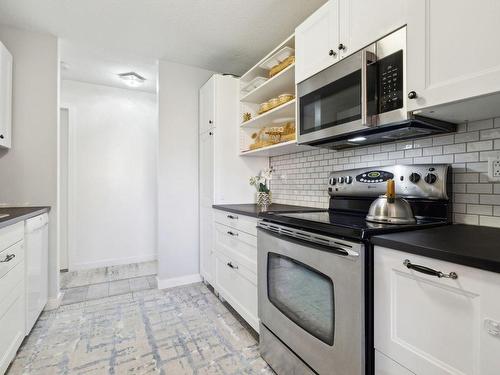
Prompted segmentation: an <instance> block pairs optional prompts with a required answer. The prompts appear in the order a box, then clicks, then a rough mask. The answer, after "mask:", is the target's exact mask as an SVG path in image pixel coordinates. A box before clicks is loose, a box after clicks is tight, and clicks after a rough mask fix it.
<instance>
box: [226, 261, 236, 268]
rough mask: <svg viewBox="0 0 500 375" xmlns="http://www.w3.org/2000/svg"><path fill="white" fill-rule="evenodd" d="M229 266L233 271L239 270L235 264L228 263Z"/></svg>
mask: <svg viewBox="0 0 500 375" xmlns="http://www.w3.org/2000/svg"><path fill="white" fill-rule="evenodd" d="M227 266H228V267H231V268H232V269H233V270H237V269H238V266H235V265H234V264H233V263H231V262H228V263H227Z"/></svg>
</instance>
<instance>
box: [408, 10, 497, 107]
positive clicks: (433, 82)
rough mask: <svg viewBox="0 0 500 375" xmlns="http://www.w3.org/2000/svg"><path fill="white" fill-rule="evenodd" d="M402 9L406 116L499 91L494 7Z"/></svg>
mask: <svg viewBox="0 0 500 375" xmlns="http://www.w3.org/2000/svg"><path fill="white" fill-rule="evenodd" d="M408 3H409V4H410V9H409V12H408V14H409V20H408V28H407V32H408V50H407V54H408V59H407V60H408V75H407V77H408V90H409V91H415V92H416V93H417V95H418V97H417V99H415V100H410V101H409V103H408V109H409V110H415V109H419V108H425V107H429V106H435V105H439V104H443V103H448V102H453V101H459V100H463V99H467V98H471V97H476V96H479V95H486V94H491V93H494V92H498V91H500V48H498V22H499V20H500V1H498V0H476V1H466V0H458V1H457V0H411V1H408Z"/></svg>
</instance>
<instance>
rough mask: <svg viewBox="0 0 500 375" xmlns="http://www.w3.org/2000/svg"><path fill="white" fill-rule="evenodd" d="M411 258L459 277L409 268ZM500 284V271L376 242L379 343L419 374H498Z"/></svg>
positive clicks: (376, 301)
mask: <svg viewBox="0 0 500 375" xmlns="http://www.w3.org/2000/svg"><path fill="white" fill-rule="evenodd" d="M406 259H408V260H409V261H410V262H411V263H412V264H414V265H421V266H425V267H428V268H432V269H434V270H438V271H441V272H443V273H445V274H448V273H450V272H455V273H456V274H457V275H458V278H457V279H450V278H438V277H436V276H431V275H427V274H425V273H421V272H418V271H417V270H412V269H408V268H407V267H406V266H405V265H404V264H403V263H404V261H405V260H406ZM498 290H500V275H499V274H496V273H493V272H488V271H483V270H478V269H475V268H471V267H466V266H462V265H458V264H453V263H449V262H444V261H441V260H436V259H431V258H427V257H423V256H419V255H414V254H408V253H404V252H400V251H396V250H392V249H387V248H383V247H378V246H376V247H375V249H374V301H375V303H374V318H375V332H374V339H375V348H376V349H377V350H379V351H380V352H382V353H384V354H385V355H387V356H388V357H390V358H393V359H394V360H395V361H396V362H398V363H400V364H401V365H402V366H403V367H405V368H407V369H409V370H410V371H413V372H414V373H416V374H425V375H445V374H469V375H479V374H481V375H494V374H497V373H498V371H496V370H494V369H499V368H500V357H499V356H498V355H496V354H493V353H499V352H500V339H499V337H500V336H499V334H500V332H495V331H496V329H495V328H494V324H495V323H498V324H500V299H499V298H498Z"/></svg>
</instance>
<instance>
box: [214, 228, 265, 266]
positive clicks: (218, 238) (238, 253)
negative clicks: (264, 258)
mask: <svg viewBox="0 0 500 375" xmlns="http://www.w3.org/2000/svg"><path fill="white" fill-rule="evenodd" d="M215 248H216V249H217V250H218V251H220V252H222V253H224V254H226V255H227V256H229V257H231V258H233V259H234V260H235V261H237V262H238V263H240V264H241V265H243V266H244V267H246V268H248V269H249V270H250V271H252V272H253V273H254V274H257V237H254V236H251V235H249V234H247V233H245V232H242V231H239V230H237V229H234V228H231V227H228V226H226V225H222V224H219V223H216V224H215Z"/></svg>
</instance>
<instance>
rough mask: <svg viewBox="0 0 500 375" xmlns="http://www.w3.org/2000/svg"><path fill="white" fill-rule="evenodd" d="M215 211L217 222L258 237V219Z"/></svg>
mask: <svg viewBox="0 0 500 375" xmlns="http://www.w3.org/2000/svg"><path fill="white" fill-rule="evenodd" d="M214 211H215V222H216V223H220V224H223V225H227V226H230V227H232V228H235V229H238V230H241V231H243V232H245V233H248V234H250V235H252V236H257V219H256V218H254V217H250V216H244V215H239V214H233V213H231V212H227V211H220V210H214Z"/></svg>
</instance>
